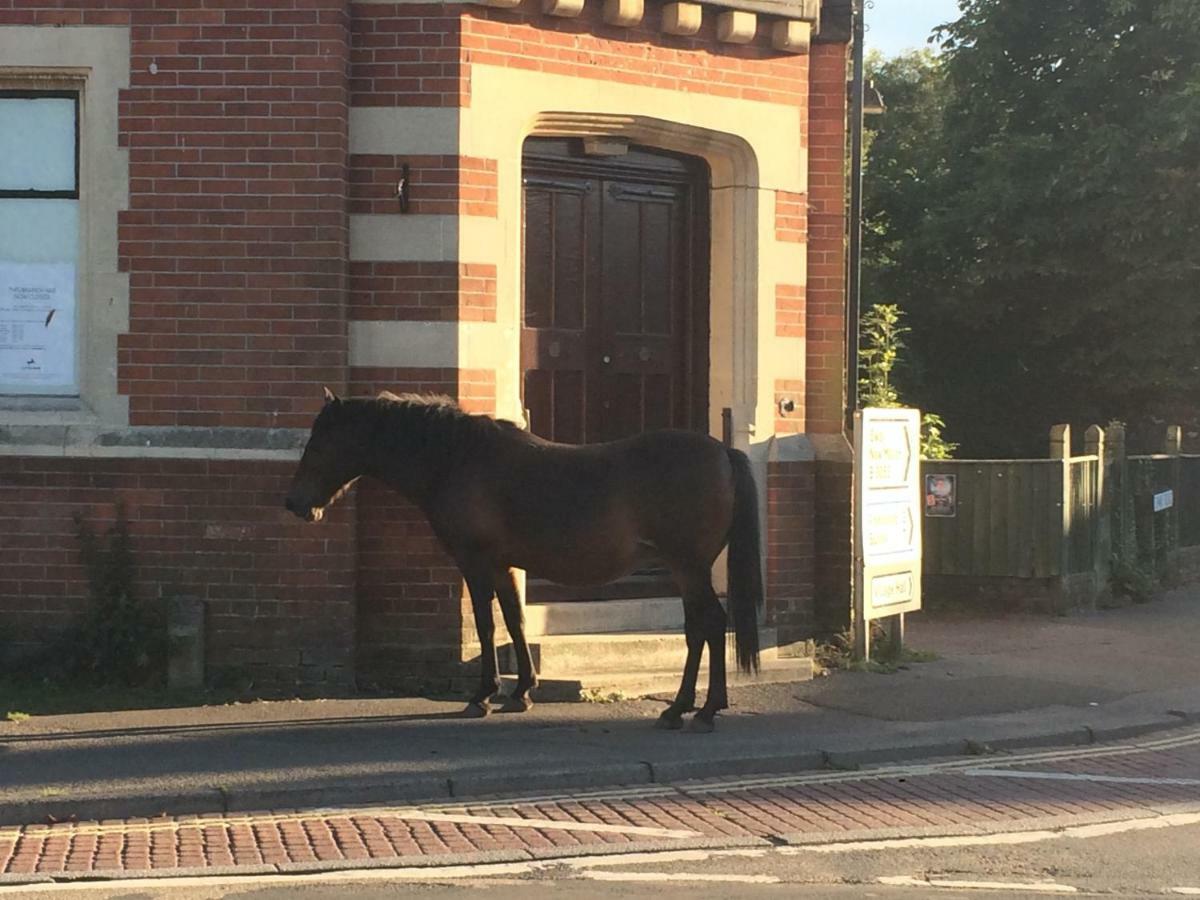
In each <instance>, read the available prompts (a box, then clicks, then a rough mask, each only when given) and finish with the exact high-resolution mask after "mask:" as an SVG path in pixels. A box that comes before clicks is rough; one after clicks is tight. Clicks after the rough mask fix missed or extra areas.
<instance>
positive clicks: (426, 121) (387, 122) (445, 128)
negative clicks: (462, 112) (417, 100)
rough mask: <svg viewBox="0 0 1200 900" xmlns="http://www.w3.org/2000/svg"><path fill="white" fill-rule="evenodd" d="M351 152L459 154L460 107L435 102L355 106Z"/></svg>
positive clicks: (421, 154)
mask: <svg viewBox="0 0 1200 900" xmlns="http://www.w3.org/2000/svg"><path fill="white" fill-rule="evenodd" d="M350 152H351V153H377V154H392V155H396V156H403V155H406V154H411V155H414V156H416V155H420V156H457V155H458V110H457V109H454V108H452V107H433V106H354V107H351V108H350Z"/></svg>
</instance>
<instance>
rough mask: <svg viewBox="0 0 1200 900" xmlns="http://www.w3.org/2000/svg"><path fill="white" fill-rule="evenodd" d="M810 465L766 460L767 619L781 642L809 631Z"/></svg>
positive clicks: (811, 573)
mask: <svg viewBox="0 0 1200 900" xmlns="http://www.w3.org/2000/svg"><path fill="white" fill-rule="evenodd" d="M813 493H814V466H813V463H812V462H811V461H808V460H805V461H796V462H771V463H768V464H767V539H766V542H765V544H766V551H767V583H766V592H767V621H768V623H769V624H771V625H774V626H775V628H776V629H777V630H778V635H779V638H780V641H781V642H784V643H787V642H791V641H796V640H801V639H804V638H807V637H810V636H811V634H812V622H813V608H812V602H813V577H814V571H813V570H814V565H815V556H814V549H813V538H814V534H813Z"/></svg>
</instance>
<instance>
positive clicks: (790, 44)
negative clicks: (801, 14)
mask: <svg viewBox="0 0 1200 900" xmlns="http://www.w3.org/2000/svg"><path fill="white" fill-rule="evenodd" d="M811 42H812V24H811V23H809V22H802V21H798V20H794V19H793V20H787V19H780V20H779V21H778V22H774V23H772V25H771V46H772V47H774V48H775V49H776V50H783V51H784V52H786V53H807V52H808V50H809V45H810V44H811Z"/></svg>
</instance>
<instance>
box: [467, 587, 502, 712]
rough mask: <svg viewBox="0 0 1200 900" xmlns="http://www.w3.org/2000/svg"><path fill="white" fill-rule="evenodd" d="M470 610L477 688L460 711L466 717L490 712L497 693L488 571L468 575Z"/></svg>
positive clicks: (493, 624) (496, 669)
mask: <svg viewBox="0 0 1200 900" xmlns="http://www.w3.org/2000/svg"><path fill="white" fill-rule="evenodd" d="M467 590H468V591H470V593H471V609H472V610H473V611H474V613H475V633H476V634H477V635H478V636H479V667H480V670H479V690H477V691H476V692H475V693H474V695H472V697H471V700H470V702H469V703H467V708H466V709H465V710H463V715H464V716H467V717H468V718H483V717H484V716H486V715H487V714H488V713H490V712H491V711H492V708H491V705H490V702H491V699H492V698H493V697H495V696H496V694H498V693H500V666H499V663H498V662H497V661H496V622H495V619H494V618H493V617H492V597H493V596H494V595H495V593H496V589H495V585H494V583H493V582H492V577H491V575H490V574H488V575H483V574H469V575H467Z"/></svg>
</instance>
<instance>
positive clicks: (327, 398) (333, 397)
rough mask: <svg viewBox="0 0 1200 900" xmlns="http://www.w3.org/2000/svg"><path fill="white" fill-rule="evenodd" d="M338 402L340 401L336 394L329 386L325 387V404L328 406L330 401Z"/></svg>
mask: <svg viewBox="0 0 1200 900" xmlns="http://www.w3.org/2000/svg"><path fill="white" fill-rule="evenodd" d="M338 402H340V401H339V400H338V395H337V394H335V393H334V392H333V391H331V390H330V389H329V388H325V405H326V406H328V405H329V404H330V403H338Z"/></svg>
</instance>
